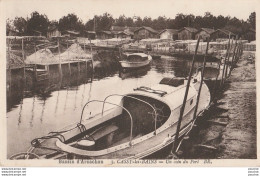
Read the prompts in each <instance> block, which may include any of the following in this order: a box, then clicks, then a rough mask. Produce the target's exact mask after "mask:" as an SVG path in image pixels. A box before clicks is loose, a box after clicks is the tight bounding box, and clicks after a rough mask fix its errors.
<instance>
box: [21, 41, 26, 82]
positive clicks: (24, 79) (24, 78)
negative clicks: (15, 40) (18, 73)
mask: <svg viewBox="0 0 260 176" xmlns="http://www.w3.org/2000/svg"><path fill="white" fill-rule="evenodd" d="M22 55H23V82H24V83H25V81H26V77H25V57H24V46H23V38H22Z"/></svg>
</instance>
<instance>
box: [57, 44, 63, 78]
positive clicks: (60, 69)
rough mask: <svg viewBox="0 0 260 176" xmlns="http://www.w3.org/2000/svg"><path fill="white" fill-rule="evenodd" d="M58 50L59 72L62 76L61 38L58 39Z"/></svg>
mask: <svg viewBox="0 0 260 176" xmlns="http://www.w3.org/2000/svg"><path fill="white" fill-rule="evenodd" d="M58 51H59V73H60V77H61V78H62V68H61V60H60V40H59V39H58Z"/></svg>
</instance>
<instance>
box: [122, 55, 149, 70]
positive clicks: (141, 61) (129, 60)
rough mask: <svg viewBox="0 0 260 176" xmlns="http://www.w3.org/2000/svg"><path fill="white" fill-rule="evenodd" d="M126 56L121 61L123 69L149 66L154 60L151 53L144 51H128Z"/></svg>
mask: <svg viewBox="0 0 260 176" xmlns="http://www.w3.org/2000/svg"><path fill="white" fill-rule="evenodd" d="M125 56H126V57H124V59H123V60H121V61H119V63H120V65H121V68H122V69H123V70H127V69H136V68H140V67H145V66H148V65H149V64H150V62H151V60H152V57H151V56H150V55H147V54H144V53H128V54H125Z"/></svg>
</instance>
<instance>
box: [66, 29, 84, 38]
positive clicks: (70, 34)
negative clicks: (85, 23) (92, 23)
mask: <svg viewBox="0 0 260 176" xmlns="http://www.w3.org/2000/svg"><path fill="white" fill-rule="evenodd" d="M62 35H66V36H68V37H73V38H75V37H79V36H80V32H78V31H73V30H66V31H63V32H62Z"/></svg>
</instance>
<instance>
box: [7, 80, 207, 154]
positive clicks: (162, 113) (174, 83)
mask: <svg viewBox="0 0 260 176" xmlns="http://www.w3.org/2000/svg"><path fill="white" fill-rule="evenodd" d="M196 80H199V79H193V81H192V84H191V85H190V89H189V93H188V97H187V101H186V105H185V110H184V116H183V118H182V122H181V128H180V133H179V134H180V137H182V136H184V135H185V134H187V133H188V132H189V131H190V130H191V128H192V126H193V124H194V120H195V119H194V118H193V114H194V109H195V104H196V99H197V95H198V92H197V91H198V87H199V81H197V82H196ZM186 86H187V80H185V79H184V78H164V79H162V80H161V81H160V83H159V84H158V85H155V86H152V87H144V86H142V87H138V88H136V89H134V90H133V91H132V92H130V93H128V94H126V95H118V94H113V95H109V96H108V97H106V98H105V99H104V100H103V101H99V100H91V101H89V102H87V103H86V104H85V106H84V107H83V110H82V114H81V119H80V121H79V123H75V124H72V125H69V126H67V127H65V128H63V129H61V130H59V131H58V132H51V133H49V134H48V135H47V136H43V137H40V138H36V139H34V140H33V141H32V142H31V144H32V147H31V148H30V149H29V150H28V151H27V152H25V153H23V154H20V155H19V154H18V155H14V156H12V157H11V159H19V158H20V159H23V158H24V159H26V158H27V159H33V158H40V159H65V158H68V159H74V158H80V159H82V158H83V159H91V158H92V159H133V158H138V159H139V158H144V157H146V156H149V155H151V154H153V153H155V152H157V151H159V150H161V149H163V148H165V147H167V146H169V145H170V144H172V143H173V142H175V141H174V140H175V134H176V129H177V124H178V118H179V114H180V109H181V107H182V101H183V97H184V94H185V90H186ZM202 91H204V92H203V93H202V95H203V96H202V97H201V98H200V103H199V108H198V111H197V112H198V113H201V112H202V111H203V110H204V109H205V108H206V107H207V106H208V105H209V102H210V93H209V91H208V89H207V86H206V85H205V84H203V86H202ZM114 96H116V97H121V98H120V101H119V103H115V102H112V101H111V100H110V97H114ZM92 103H100V104H101V105H102V106H101V108H100V112H99V113H97V114H94V115H89V114H88V115H86V113H85V108H86V107H88V106H89V105H90V104H92ZM106 105H112V107H110V108H107V109H106V108H105V106H106Z"/></svg>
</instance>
